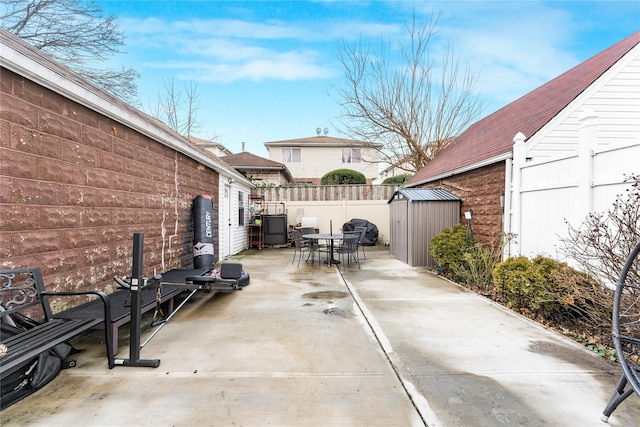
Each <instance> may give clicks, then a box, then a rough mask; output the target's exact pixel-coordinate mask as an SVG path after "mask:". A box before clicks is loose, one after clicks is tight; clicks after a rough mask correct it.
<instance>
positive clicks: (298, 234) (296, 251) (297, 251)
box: [291, 230, 315, 267]
mask: <svg viewBox="0 0 640 427" xmlns="http://www.w3.org/2000/svg"><path fill="white" fill-rule="evenodd" d="M304 253H306V254H307V259H306V260H305V262H308V261H309V258H312V259H311V262H314V259H315V250H314V243H313V241H312V240H311V239H304V238H302V231H301V230H295V231H294V232H293V258H292V259H291V264H293V263H294V262H295V260H296V256H298V267H300V259H302V254H304Z"/></svg>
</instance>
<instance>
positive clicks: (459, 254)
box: [429, 224, 475, 281]
mask: <svg viewBox="0 0 640 427" xmlns="http://www.w3.org/2000/svg"><path fill="white" fill-rule="evenodd" d="M473 245H475V240H474V239H473V237H472V236H471V235H470V234H469V232H468V230H467V228H466V227H464V226H463V225H461V224H457V225H454V226H453V227H449V228H444V229H442V230H441V231H440V232H439V233H438V234H436V235H435V236H433V238H432V239H431V242H430V243H429V253H430V254H431V256H432V257H433V259H434V261H435V262H436V264H437V267H438V270H439V271H441V272H442V274H444V276H445V277H448V278H449V279H451V280H456V281H457V280H459V277H458V276H457V275H456V268H457V266H459V265H460V264H462V263H463V262H464V261H463V258H464V253H465V250H466V249H467V248H469V247H472V246H473Z"/></svg>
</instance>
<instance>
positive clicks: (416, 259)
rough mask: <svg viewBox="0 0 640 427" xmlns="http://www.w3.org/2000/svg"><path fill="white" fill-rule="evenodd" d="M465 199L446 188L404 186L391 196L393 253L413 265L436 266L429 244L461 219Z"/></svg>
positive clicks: (391, 248) (391, 251)
mask: <svg viewBox="0 0 640 427" xmlns="http://www.w3.org/2000/svg"><path fill="white" fill-rule="evenodd" d="M461 203H462V199H460V198H459V197H458V196H456V195H454V194H452V193H450V192H448V191H447V190H444V189H442V188H400V189H398V190H396V192H395V193H394V194H393V196H392V197H391V199H389V202H388V204H389V209H390V215H389V219H390V224H389V225H390V227H389V231H390V242H389V245H390V248H389V249H390V253H391V255H393V256H394V257H395V258H397V259H398V260H400V261H402V262H404V263H406V264H409V265H410V266H412V267H435V265H434V262H433V259H432V258H431V254H430V253H429V245H430V242H431V239H432V238H433V237H434V236H435V235H436V234H438V233H439V232H440V231H441V230H442V229H444V228H448V227H453V226H454V225H456V224H459V223H460V205H461Z"/></svg>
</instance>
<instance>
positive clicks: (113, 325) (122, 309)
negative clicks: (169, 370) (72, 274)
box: [54, 269, 208, 355]
mask: <svg viewBox="0 0 640 427" xmlns="http://www.w3.org/2000/svg"><path fill="white" fill-rule="evenodd" d="M202 270H204V271H202V272H206V271H208V269H202ZM202 272H201V273H202ZM157 290H158V288H157V287H156V286H154V285H150V286H145V287H143V288H142V289H141V290H140V298H141V301H142V302H141V314H142V313H146V312H148V311H151V310H153V309H155V308H156V307H157V306H158V303H160V304H165V303H166V304H167V312H169V313H170V312H172V311H173V300H174V298H175V297H176V296H178V295H179V294H181V293H182V292H184V288H182V287H177V286H164V285H163V286H161V287H160V295H159V298H158V295H157ZM108 299H109V302H110V306H111V309H110V311H111V316H110V318H111V320H110V322H108V324H109V327H108V328H107V329H109V330H110V334H111V336H112V337H113V340H112V354H114V355H115V354H118V328H119V327H120V326H122V325H125V324H127V323H129V322H130V321H131V306H130V299H129V290H128V289H119V290H117V291H116V292H113V293H111V294H109V295H108ZM97 303H98V301H90V302H87V303H84V304H82V305H79V306H77V307H73V308H71V309H69V310H66V311H63V312H60V313H58V314H56V315H55V316H54V317H55V318H58V319H86V318H91V317H94V316H95V315H96V313H97V312H99V311H100V306H99V304H97ZM96 326H97V327H104V324H102V325H96Z"/></svg>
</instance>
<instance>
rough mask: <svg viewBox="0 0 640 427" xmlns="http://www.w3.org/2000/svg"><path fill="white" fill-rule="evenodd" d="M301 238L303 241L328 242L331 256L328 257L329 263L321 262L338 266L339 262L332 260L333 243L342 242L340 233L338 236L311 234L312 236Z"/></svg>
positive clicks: (306, 235)
mask: <svg viewBox="0 0 640 427" xmlns="http://www.w3.org/2000/svg"><path fill="white" fill-rule="evenodd" d="M302 238H304V239H312V240H328V241H329V248H330V249H329V251H330V253H331V256H329V261H323V262H324V263H325V264H329V267H331V264H340V261H339V260H337V259H334V258H333V242H334V241H335V240H342V233H340V234H324V233H312V234H303V235H302Z"/></svg>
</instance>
